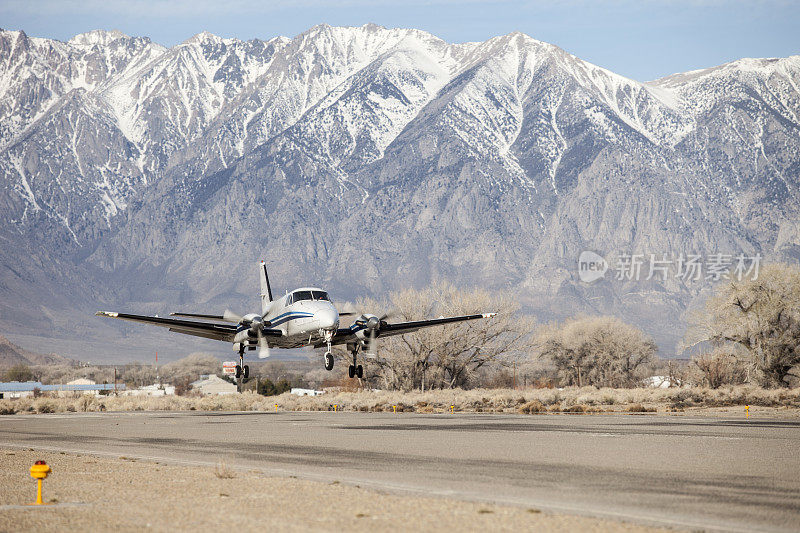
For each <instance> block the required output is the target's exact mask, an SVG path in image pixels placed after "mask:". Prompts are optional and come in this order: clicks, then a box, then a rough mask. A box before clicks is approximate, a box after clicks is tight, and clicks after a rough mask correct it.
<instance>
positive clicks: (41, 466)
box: [31, 461, 52, 505]
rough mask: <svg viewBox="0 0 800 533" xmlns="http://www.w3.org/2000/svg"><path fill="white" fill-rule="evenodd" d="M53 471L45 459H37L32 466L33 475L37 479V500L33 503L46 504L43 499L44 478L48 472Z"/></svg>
mask: <svg viewBox="0 0 800 533" xmlns="http://www.w3.org/2000/svg"><path fill="white" fill-rule="evenodd" d="M50 472H52V470H50V467H49V466H47V463H45V462H44V461H36V462H35V463H34V464H33V466H31V477H32V478H33V479H35V480H36V501H35V502H34V503H32V504H31V505H46V504H45V503H44V502H43V501H42V480H43V479H44V478H46V477H47V474H49V473H50Z"/></svg>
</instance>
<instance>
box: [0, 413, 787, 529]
mask: <svg viewBox="0 0 800 533" xmlns="http://www.w3.org/2000/svg"><path fill="white" fill-rule="evenodd" d="M0 446H5V447H21V446H24V447H31V448H35V449H38V450H60V451H69V452H79V453H91V454H97V455H105V456H111V457H119V456H125V457H131V458H134V457H135V458H142V459H153V460H159V461H167V462H175V463H181V464H199V465H215V464H217V463H218V462H219V461H221V460H222V461H225V462H226V464H227V465H229V466H232V467H235V468H240V469H253V468H254V469H258V470H261V471H263V472H265V473H267V474H271V475H278V476H289V475H292V476H297V477H300V478H305V479H313V480H320V481H328V482H332V481H338V482H340V483H349V484H354V485H359V486H362V487H368V488H374V489H377V490H382V491H390V492H400V493H413V494H414V495H430V496H445V497H451V498H458V499H465V500H474V501H486V502H495V503H501V504H512V505H523V506H527V507H534V508H538V509H543V510H546V511H552V512H560V513H568V514H581V515H590V516H599V517H605V518H616V519H620V520H625V521H633V522H640V523H646V524H656V525H669V526H673V527H679V528H686V529H705V530H725V531H800V421H798V420H796V419H795V420H781V419H754V418H750V419H745V418H744V417H739V418H727V419H726V418H700V417H690V416H665V415H592V416H570V415H539V416H530V415H527V416H526V415H520V416H517V415H493V414H459V413H457V414H435V415H423V414H409V413H398V414H383V413H353V412H322V413H305V412H304V413H298V412H282V413H256V412H246V413H218V412H213V413H200V412H135V413H75V414H59V415H24V416H21V415H15V416H7V417H0ZM348 505H351V506H354V507H356V506H357V505H358V502H349V503H348Z"/></svg>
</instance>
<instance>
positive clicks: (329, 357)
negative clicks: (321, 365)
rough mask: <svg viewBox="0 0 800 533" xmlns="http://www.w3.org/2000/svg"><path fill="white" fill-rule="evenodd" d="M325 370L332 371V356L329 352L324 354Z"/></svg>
mask: <svg viewBox="0 0 800 533" xmlns="http://www.w3.org/2000/svg"><path fill="white" fill-rule="evenodd" d="M325 370H327V371H331V370H333V354H332V353H330V352H328V353H326V354H325Z"/></svg>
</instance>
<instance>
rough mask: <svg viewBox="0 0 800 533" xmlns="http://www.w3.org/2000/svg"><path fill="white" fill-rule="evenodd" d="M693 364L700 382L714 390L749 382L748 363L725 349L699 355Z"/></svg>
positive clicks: (693, 360)
mask: <svg viewBox="0 0 800 533" xmlns="http://www.w3.org/2000/svg"><path fill="white" fill-rule="evenodd" d="M692 364H693V366H694V368H695V369H696V370H697V372H698V373H699V375H700V379H699V380H698V381H701V382H702V384H703V385H706V386H708V387H711V388H712V389H718V388H720V387H721V386H723V385H739V384H742V383H745V382H746V381H747V377H748V369H747V363H746V362H745V361H742V359H741V358H739V357H737V356H736V354H734V353H733V352H731V351H730V350H726V349H724V348H717V349H715V350H714V351H712V352H709V353H703V354H701V355H698V356H697V357H694V358H693V359H692Z"/></svg>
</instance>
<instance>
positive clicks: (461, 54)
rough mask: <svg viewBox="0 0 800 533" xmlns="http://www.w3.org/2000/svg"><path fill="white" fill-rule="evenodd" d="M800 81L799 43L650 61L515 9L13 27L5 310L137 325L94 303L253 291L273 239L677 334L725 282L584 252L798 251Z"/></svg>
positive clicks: (362, 272)
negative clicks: (624, 70) (221, 33)
mask: <svg viewBox="0 0 800 533" xmlns="http://www.w3.org/2000/svg"><path fill="white" fill-rule="evenodd" d="M798 87H800V56H792V57H789V58H783V59H742V60H739V61H735V62H733V63H729V64H726V65H722V66H719V67H714V68H710V69H707V70H702V71H696V72H689V73H683V74H675V75H672V76H669V77H666V78H663V79H660V80H656V81H652V82H647V83H641V82H638V81H634V80H630V79H628V78H625V77H622V76H619V75H617V74H614V73H613V72H610V71H608V70H606V69H603V68H600V67H598V66H595V65H592V64H589V63H587V62H585V61H582V60H581V59H579V58H577V57H575V56H572V55H570V54H568V53H567V52H565V51H564V50H561V49H559V48H558V47H556V46H553V45H550V44H547V43H543V42H540V41H537V40H535V39H532V38H530V37H528V36H526V35H523V34H520V33H513V34H510V35H505V36H500V37H496V38H493V39H490V40H488V41H486V42H483V43H465V44H449V43H446V42H444V41H442V40H441V39H438V38H436V37H435V36H433V35H430V34H427V33H425V32H421V31H418V30H406V29H386V28H382V27H378V26H374V25H367V26H363V27H359V28H336V27H330V26H327V25H321V26H317V27H314V28H311V29H310V30H308V31H307V32H305V33H303V34H301V35H298V36H297V37H295V38H293V39H288V38H284V37H278V38H275V39H271V40H269V41H260V40H252V41H246V42H245V41H239V40H236V39H223V38H220V37H217V36H214V35H211V34H208V33H201V34H198V35H196V36H195V37H193V38H191V39H189V40H187V41H186V42H184V43H182V44H180V45H177V46H175V47H173V48H170V49H165V48H163V47H161V46H158V45H156V44H154V43H151V42H150V41H149V40H148V39H146V38H138V37H128V36H125V35H123V34H121V33H119V32H104V31H94V32H90V33H87V34H82V35H78V36H76V37H74V38H73V39H71V40H70V41H69V42H66V43H62V42H58V41H53V40H47V39H38V38H30V37H27V36H26V35H25V34H24V33H23V32H20V31H0V180H2V181H1V182H0V183H2V186H0V206H2V208H1V209H0V240H2V242H3V247H2V249H0V250H2V251H0V295H2V303H0V325H2V327H3V328H4V329H5V330H6V331H8V332H9V333H11V334H13V333H17V334H18V335H28V337H26V339H29V340H30V342H38V341H37V339H39V340H41V339H45V338H72V339H77V338H79V337H80V338H82V339H86V338H94V339H95V340H96V341H97V342H98V343H100V342H101V341H102V340H103V339H102V335H104V334H107V333H108V332H109V331H114V332H116V333H119V332H120V331H124V332H125V334H126V335H132V336H136V339H133V340H132V341H131V342H130V343H128V344H132V343H133V342H134V341H136V342H138V341H141V340H142V339H143V338H144V337H145V336H148V337H149V335H147V334H146V333H144V332H141V331H140V330H137V329H132V328H130V327H125V328H123V329H117V330H114V329H112V326H108V325H100V324H97V321H92V320H91V319H89V318H85V317H87V316H88V315H86V314H85V313H86V312H87V311H89V310H91V309H95V308H97V307H98V306H100V307H102V306H108V305H111V306H116V307H124V308H126V309H131V310H134V311H143V312H144V311H146V312H158V313H164V312H168V311H171V310H176V309H177V308H178V307H180V308H184V307H185V308H192V309H195V310H199V311H202V310H207V311H213V310H217V311H218V310H220V309H224V308H225V307H229V306H233V305H234V304H235V303H236V302H241V305H242V306H243V308H244V306H245V305H252V304H253V302H254V300H253V298H252V295H253V293H254V291H255V290H256V289H255V281H254V279H255V274H254V271H253V264H254V262H255V261H256V260H257V259H258V258H266V259H267V260H268V261H269V262H270V263H271V264H272V267H271V268H272V270H273V273H274V274H273V275H274V277H275V280H276V281H277V283H278V284H279V285H281V286H284V287H286V288H290V287H292V286H293V285H296V284H300V283H307V282H311V283H315V284H324V285H326V286H327V287H329V289H330V290H331V292H332V293H333V294H334V295H338V296H339V297H340V298H353V297H355V296H358V295H361V294H366V293H373V294H374V293H378V292H379V291H384V290H388V289H396V288H401V287H404V286H407V285H415V286H418V285H423V284H426V283H427V282H429V281H431V280H432V279H439V278H446V279H450V280H452V281H454V282H456V283H463V284H470V285H472V284H481V285H485V286H488V287H491V288H493V289H498V290H500V289H511V290H514V291H515V292H516V293H517V294H519V296H520V299H521V301H522V302H523V304H524V305H525V307H526V309H528V310H529V311H530V312H534V313H536V314H537V315H539V316H540V317H542V318H543V319H546V318H553V317H561V316H566V315H572V314H575V313H578V312H603V313H616V314H619V315H621V316H623V318H626V319H628V320H630V321H632V322H635V323H637V324H639V325H640V326H642V327H644V328H645V329H646V330H647V331H649V332H650V333H651V334H654V335H655V336H656V338H657V340H658V341H659V343H660V345H661V348H662V350H663V351H664V353H665V354H670V353H674V345H675V342H676V341H677V340H678V339H680V337H681V336H682V333H683V328H684V324H683V319H682V314H683V313H684V311H685V310H686V309H687V307H690V306H692V305H694V304H696V302H697V301H698V298H699V297H701V296H702V295H703V293H704V291H707V289H708V288H709V286H710V282H703V281H700V282H686V280H681V279H677V278H675V277H674V276H668V277H667V278H666V279H665V280H657V279H653V280H645V279H642V280H640V281H639V282H636V281H632V280H631V281H616V280H613V279H606V280H604V281H602V282H598V283H595V284H592V285H586V284H583V283H581V282H579V280H578V272H577V258H578V256H579V254H580V252H581V251H583V250H587V249H590V250H595V251H599V252H601V253H604V254H605V253H620V252H622V253H625V252H627V253H642V254H645V256H647V255H648V254H650V253H653V254H659V255H662V254H670V255H672V256H675V257H677V256H678V255H679V254H680V253H684V254H687V253H697V254H705V255H706V256H708V255H711V254H715V253H723V254H731V255H736V254H747V255H748V256H751V255H755V254H761V255H762V256H764V257H765V258H767V259H790V260H796V259H797V257H798V251H799V250H800V248H799V246H800V221H799V219H798V210H799V208H800V191H799V190H798V187H799V186H800V90H798ZM612 268H613V265H612ZM607 278H613V274H612V273H611V272H609V275H608V276H607ZM101 304H102V305H101ZM31 317H39V320H40V322H41V323H42V328H41V331H37V332H36V333H31V332H30V331H29V329H27V325H28V324H30V320H31ZM76 324H78V326H76ZM103 328H106V329H103ZM147 333H149V332H147ZM174 337H175V336H171V337H168V336H161V337H158V336H157V337H155V340H154V341H153V342H158V343H162V342H174V343H176V344H175V346H185V344H181V343H185V342H186V341H184V340H182V339H175V338H174ZM12 338H13V337H12ZM16 340H19V338H17V339H16ZM41 342H45V341H44V340H42V341H41ZM198 342H202V341H198ZM76 346H81V345H80V344H76ZM204 346H205V345H204ZM30 347H32V348H36V349H52V348H51V347H50V345H47V344H45V345H42V346H33V345H31V346H30ZM205 347H206V348H207V349H214V346H213V345H212V346H205ZM77 349H78V348H76V350H77ZM94 351H96V352H99V351H100V350H99V349H94ZM65 353H69V354H71V355H77V354H75V353H74V350H73V349H71V348H68V349H67V351H66V352H65ZM162 353H163V352H162Z"/></svg>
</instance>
